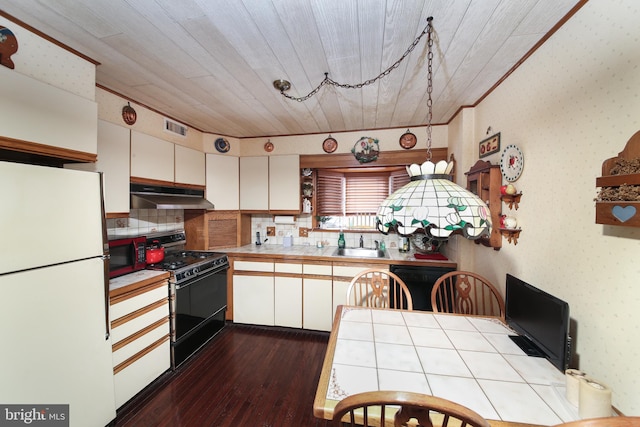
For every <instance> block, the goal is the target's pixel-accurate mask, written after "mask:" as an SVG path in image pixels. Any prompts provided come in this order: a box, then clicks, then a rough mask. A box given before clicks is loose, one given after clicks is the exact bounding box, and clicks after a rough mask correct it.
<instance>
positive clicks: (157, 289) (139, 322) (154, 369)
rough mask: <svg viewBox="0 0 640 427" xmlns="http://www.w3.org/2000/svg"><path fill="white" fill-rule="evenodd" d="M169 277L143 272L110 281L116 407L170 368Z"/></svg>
mask: <svg viewBox="0 0 640 427" xmlns="http://www.w3.org/2000/svg"><path fill="white" fill-rule="evenodd" d="M167 278H168V274H167V273H165V272H158V271H151V270H143V271H140V272H136V273H131V274H128V275H126V276H121V277H117V278H115V279H112V280H111V281H110V291H109V300H110V301H109V304H110V305H109V316H110V318H111V340H112V342H113V346H112V347H113V356H112V357H113V375H114V377H113V380H114V385H115V398H116V407H120V406H122V405H123V404H124V403H126V402H127V401H128V400H130V399H131V398H132V397H133V396H135V395H136V394H137V393H138V392H140V391H141V390H142V389H144V388H145V387H146V386H147V385H149V384H150V383H151V382H153V381H154V380H155V379H156V378H158V377H159V376H160V375H162V373H164V372H165V371H167V370H168V369H169V368H170V367H171V355H170V352H171V349H170V342H169V298H168V295H169V284H168V281H167Z"/></svg>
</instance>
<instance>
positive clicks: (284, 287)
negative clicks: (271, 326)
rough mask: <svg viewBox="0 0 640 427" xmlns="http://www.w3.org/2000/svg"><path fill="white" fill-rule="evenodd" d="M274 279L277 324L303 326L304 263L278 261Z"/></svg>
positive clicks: (275, 319) (291, 326)
mask: <svg viewBox="0 0 640 427" xmlns="http://www.w3.org/2000/svg"><path fill="white" fill-rule="evenodd" d="M273 280H274V290H275V300H274V305H275V306H274V309H275V313H274V321H275V325H276V326H286V327H290V328H302V264H300V263H288V262H287V263H285V262H276V263H275V265H274V278H273Z"/></svg>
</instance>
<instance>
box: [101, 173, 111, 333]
mask: <svg viewBox="0 0 640 427" xmlns="http://www.w3.org/2000/svg"><path fill="white" fill-rule="evenodd" d="M99 174H100V211H101V212H102V262H103V264H104V327H105V333H104V340H105V341H107V340H109V337H110V336H111V328H110V327H109V326H110V325H109V323H110V319H109V259H110V258H111V255H110V254H109V240H108V237H107V212H106V209H105V207H104V175H103V173H102V172H100V173H99Z"/></svg>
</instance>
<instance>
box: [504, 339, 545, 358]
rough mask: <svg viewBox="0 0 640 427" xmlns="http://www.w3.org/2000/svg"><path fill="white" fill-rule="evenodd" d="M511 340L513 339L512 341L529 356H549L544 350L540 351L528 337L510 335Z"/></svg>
mask: <svg viewBox="0 0 640 427" xmlns="http://www.w3.org/2000/svg"><path fill="white" fill-rule="evenodd" d="M509 338H511V341H513V342H514V343H516V345H517V346H518V347H520V348H521V349H522V351H524V353H525V354H526V355H527V356H531V357H546V356H547V355H546V354H544V352H543V351H542V350H540V348H539V347H538V346H537V345H535V344H534V343H533V341H531V340H530V339H529V338H527V337H523V336H521V335H509Z"/></svg>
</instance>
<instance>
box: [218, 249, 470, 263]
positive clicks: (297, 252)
mask: <svg viewBox="0 0 640 427" xmlns="http://www.w3.org/2000/svg"><path fill="white" fill-rule="evenodd" d="M336 249H338V248H337V247H336V246H325V247H322V248H317V247H315V246H311V245H293V246H288V247H285V246H283V245H266V244H264V245H260V246H258V245H255V244H250V245H244V246H239V247H228V248H220V249H216V251H218V252H225V253H226V254H227V255H228V256H243V255H244V256H257V257H264V258H274V259H302V260H305V259H307V260H317V261H330V262H333V261H344V262H348V263H362V262H366V263H367V264H385V265H390V264H400V265H418V266H424V267H451V268H457V264H456V263H455V262H453V261H451V260H423V259H416V258H415V257H414V254H413V252H409V253H402V252H400V251H398V250H397V249H395V248H387V249H386V251H387V253H388V255H389V258H369V257H352V256H338V255H333V253H334V252H335V251H336Z"/></svg>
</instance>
